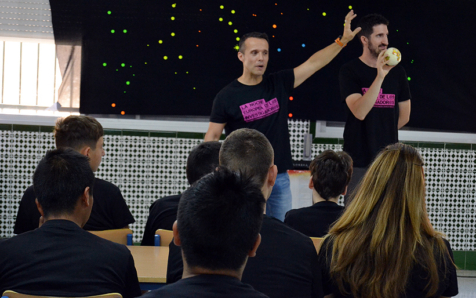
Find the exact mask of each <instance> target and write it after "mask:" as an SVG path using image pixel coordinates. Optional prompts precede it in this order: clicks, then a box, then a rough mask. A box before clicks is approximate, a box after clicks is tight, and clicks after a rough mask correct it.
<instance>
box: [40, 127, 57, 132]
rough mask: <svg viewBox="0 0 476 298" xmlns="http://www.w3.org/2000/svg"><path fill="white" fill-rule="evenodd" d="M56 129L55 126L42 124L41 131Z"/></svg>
mask: <svg viewBox="0 0 476 298" xmlns="http://www.w3.org/2000/svg"><path fill="white" fill-rule="evenodd" d="M54 129H55V127H54V126H40V131H41V132H53V130H54Z"/></svg>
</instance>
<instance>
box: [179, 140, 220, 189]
mask: <svg viewBox="0 0 476 298" xmlns="http://www.w3.org/2000/svg"><path fill="white" fill-rule="evenodd" d="M220 147H221V143H220V142H218V141H212V142H203V143H201V144H199V145H197V146H195V148H193V149H192V151H190V154H189V155H188V158H187V180H188V183H190V185H191V184H193V183H195V182H196V181H197V180H198V179H200V178H202V177H203V176H205V175H206V174H208V173H210V172H212V171H213V170H215V169H216V168H217V167H218V154H219V153H220Z"/></svg>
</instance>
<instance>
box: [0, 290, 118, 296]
mask: <svg viewBox="0 0 476 298" xmlns="http://www.w3.org/2000/svg"><path fill="white" fill-rule="evenodd" d="M2 296H4V297H8V298H60V297H53V296H36V295H28V294H21V293H18V292H15V291H10V290H6V291H5V292H3V295H2ZM61 298H64V297H61ZM76 298H81V297H76ZM82 298H122V295H121V294H119V293H107V294H103V295H97V296H86V297H82Z"/></svg>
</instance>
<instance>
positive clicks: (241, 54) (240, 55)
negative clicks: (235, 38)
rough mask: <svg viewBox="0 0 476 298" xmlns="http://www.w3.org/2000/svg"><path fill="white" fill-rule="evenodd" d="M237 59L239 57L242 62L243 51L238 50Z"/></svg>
mask: <svg viewBox="0 0 476 298" xmlns="http://www.w3.org/2000/svg"><path fill="white" fill-rule="evenodd" d="M238 59H239V60H240V61H241V62H243V60H244V55H243V53H242V52H240V51H238Z"/></svg>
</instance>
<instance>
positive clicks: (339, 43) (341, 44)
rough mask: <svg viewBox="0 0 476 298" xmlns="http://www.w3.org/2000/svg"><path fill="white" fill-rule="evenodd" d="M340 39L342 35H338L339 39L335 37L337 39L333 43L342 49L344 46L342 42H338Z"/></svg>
mask: <svg viewBox="0 0 476 298" xmlns="http://www.w3.org/2000/svg"><path fill="white" fill-rule="evenodd" d="M341 37H342V35H339V37H337V39H336V40H335V42H336V43H337V44H338V45H340V47H341V48H344V47H345V46H346V44H343V43H342V41H340V38H341Z"/></svg>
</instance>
